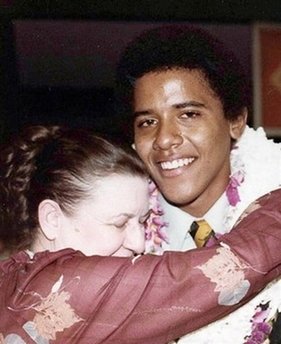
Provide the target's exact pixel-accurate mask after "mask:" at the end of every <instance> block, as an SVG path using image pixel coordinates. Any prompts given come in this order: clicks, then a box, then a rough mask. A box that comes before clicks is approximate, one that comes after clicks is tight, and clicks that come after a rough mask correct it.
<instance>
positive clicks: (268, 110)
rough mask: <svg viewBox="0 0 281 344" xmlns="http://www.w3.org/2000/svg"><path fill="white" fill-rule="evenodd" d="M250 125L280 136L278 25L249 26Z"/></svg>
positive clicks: (280, 27)
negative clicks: (251, 93) (251, 30)
mask: <svg viewBox="0 0 281 344" xmlns="http://www.w3.org/2000/svg"><path fill="white" fill-rule="evenodd" d="M253 77H254V78H253V84H254V117H253V121H254V126H255V127H259V126H263V127H264V128H265V131H266V132H267V134H268V135H269V136H271V137H281V25H280V24H279V25H276V24H256V25H254V27H253Z"/></svg>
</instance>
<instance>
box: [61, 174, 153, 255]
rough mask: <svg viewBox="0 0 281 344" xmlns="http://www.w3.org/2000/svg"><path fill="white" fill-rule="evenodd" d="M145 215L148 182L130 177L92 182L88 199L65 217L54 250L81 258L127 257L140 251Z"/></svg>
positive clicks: (147, 210) (147, 206)
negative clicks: (70, 250) (64, 250)
mask: <svg viewBox="0 0 281 344" xmlns="http://www.w3.org/2000/svg"><path fill="white" fill-rule="evenodd" d="M148 215H149V193H148V182H147V180H146V179H145V178H141V177H136V176H130V175H111V176H108V177H105V178H102V179H100V180H99V181H97V182H95V187H94V190H93V192H92V195H91V197H90V198H89V199H88V200H84V201H82V202H81V203H80V204H79V205H78V207H77V209H76V213H75V215H73V216H68V217H65V221H66V223H65V226H64V230H63V231H61V235H60V237H59V238H58V239H57V240H59V241H57V243H56V246H57V245H59V247H57V249H62V248H67V247H69V248H73V249H75V250H80V251H81V252H83V253H84V254H85V255H88V256H89V255H101V256H119V257H129V256H132V255H133V254H135V253H137V254H138V253H142V252H143V251H144V244H145V238H144V234H145V233H144V224H145V221H146V219H147V217H148Z"/></svg>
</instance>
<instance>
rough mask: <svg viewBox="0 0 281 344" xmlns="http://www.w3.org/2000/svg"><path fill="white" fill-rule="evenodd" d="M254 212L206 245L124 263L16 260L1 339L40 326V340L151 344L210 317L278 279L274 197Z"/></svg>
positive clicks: (7, 267) (74, 258) (279, 214)
mask: <svg viewBox="0 0 281 344" xmlns="http://www.w3.org/2000/svg"><path fill="white" fill-rule="evenodd" d="M254 209H255V210H254V211H253V212H251V213H250V214H249V215H248V216H247V217H245V218H244V219H243V220H242V221H241V222H240V223H239V224H238V225H237V226H236V228H235V230H233V231H232V232H231V233H229V234H227V235H225V236H223V237H222V239H221V242H222V244H217V245H216V246H214V247H210V248H204V249H196V250H192V251H188V252H181V253H176V252H166V253H164V255H163V256H150V255H147V256H141V257H138V258H135V259H133V260H131V259H126V258H114V257H97V256H95V257H85V256H83V255H82V254H80V253H77V252H74V251H71V250H64V251H60V252H57V253H52V254H51V253H46V252H44V253H41V254H37V255H36V256H35V258H34V259H33V260H32V261H31V262H27V263H26V262H21V264H22V265H21V266H22V267H24V270H25V276H23V275H22V273H20V271H19V267H20V261H21V259H22V260H23V261H24V259H23V257H22V255H19V256H18V258H16V259H14V260H13V261H12V260H8V261H6V262H5V263H3V264H2V265H1V267H2V270H3V271H4V272H5V275H6V277H4V278H2V277H1V278H2V280H0V283H2V284H0V287H1V290H3V293H4V294H5V295H4V296H3V297H2V298H1V299H2V301H1V304H0V307H1V308H0V310H1V324H0V333H1V331H2V333H3V334H4V338H5V336H7V335H8V334H9V333H13V331H14V332H15V331H18V332H15V333H20V335H21V336H22V338H23V336H24V335H25V337H24V339H25V340H27V338H28V336H30V333H31V328H32V330H34V329H35V331H37V332H38V331H39V330H38V328H40V326H41V327H42V326H43V327H44V326H47V325H46V322H47V321H49V324H48V331H47V330H46V331H45V332H44V331H43V330H42V328H41V332H40V335H41V336H43V338H47V339H52V338H53V339H54V340H55V342H57V343H62V342H63V343H71V344H72V343H91V344H97V343H102V344H109V343H110V344H113V343H114V344H118V343H120V344H121V343H122V344H150V343H151V344H157V343H159V344H160V343H167V342H168V341H169V340H172V339H175V338H177V337H180V336H181V335H183V334H186V333H188V332H190V331H193V330H195V329H197V328H200V327H202V326H204V325H206V324H208V323H210V322H212V321H215V320H217V319H219V318H220V317H222V316H224V315H226V314H228V313H230V312H231V311H233V310H234V309H236V308H237V307H239V305H241V304H242V303H245V302H246V301H247V300H249V298H251V297H253V296H254V295H255V294H256V293H257V292H259V291H260V290H261V288H263V287H264V286H265V285H266V284H267V283H268V282H269V281H271V280H273V279H274V278H276V277H277V276H279V275H280V273H281V250H280V247H281V211H280V210H281V191H275V192H272V193H271V194H269V195H266V196H264V197H263V198H262V199H260V200H259V202H258V203H255V208H254ZM19 257H21V258H19ZM1 293H2V292H1ZM3 300H5V307H3V302H4V301H3ZM239 302H240V303H239ZM2 309H3V312H4V313H3V312H2ZM7 310H8V311H7ZM2 314H4V317H3V319H4V320H3V321H2ZM46 314H47V315H46ZM23 315H24V316H23ZM44 316H45V318H44ZM8 317H10V318H9V319H13V321H14V323H13V326H9V322H8V321H7V320H6V319H8ZM40 317H41V318H40ZM15 319H16V321H15ZM49 319H51V320H49ZM44 320H45V324H44ZM5 321H6V322H5ZM10 323H11V321H10ZM27 323H28V325H29V327H28V326H27V325H26V324H27ZM3 324H4V325H3ZM5 324H6V325H5ZM19 324H20V328H21V329H22V328H23V329H24V331H22V332H19V331H20V330H19V329H18V328H19ZM38 324H39V325H40V326H39V327H38ZM42 324H43V325H42ZM3 326H4V327H3ZM17 326H18V327H17ZM32 326H33V327H32ZM36 326H37V327H36ZM52 326H53V327H52ZM28 331H29V332H28ZM33 333H34V332H33ZM42 333H43V335H42ZM27 342H28V341H27Z"/></svg>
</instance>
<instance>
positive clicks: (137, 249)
mask: <svg viewBox="0 0 281 344" xmlns="http://www.w3.org/2000/svg"><path fill="white" fill-rule="evenodd" d="M123 246H124V247H125V248H126V249H128V250H131V251H132V252H133V253H137V254H140V253H143V252H144V249H145V228H144V225H142V224H140V223H139V222H138V221H135V222H134V223H132V224H131V225H130V226H128V227H127V228H126V235H125V239H124V242H123Z"/></svg>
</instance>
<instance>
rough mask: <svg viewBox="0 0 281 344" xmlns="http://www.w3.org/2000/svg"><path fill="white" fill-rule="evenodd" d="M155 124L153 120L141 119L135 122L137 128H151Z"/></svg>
mask: <svg viewBox="0 0 281 344" xmlns="http://www.w3.org/2000/svg"><path fill="white" fill-rule="evenodd" d="M155 124H156V120H155V119H143V120H139V121H136V126H137V128H144V127H151V126H153V125H155Z"/></svg>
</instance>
